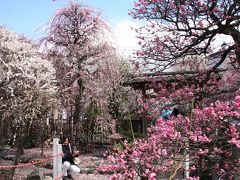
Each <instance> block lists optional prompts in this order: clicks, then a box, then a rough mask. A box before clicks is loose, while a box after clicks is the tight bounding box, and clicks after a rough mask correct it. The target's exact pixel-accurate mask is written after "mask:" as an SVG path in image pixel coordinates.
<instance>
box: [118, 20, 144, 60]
mask: <svg viewBox="0 0 240 180" xmlns="http://www.w3.org/2000/svg"><path fill="white" fill-rule="evenodd" d="M131 27H133V28H137V27H139V25H138V24H136V23H135V22H132V21H122V22H120V23H118V24H117V25H116V27H115V28H114V37H115V38H114V39H115V43H114V44H115V45H116V48H117V50H118V51H119V53H120V54H121V55H122V56H124V57H126V56H129V55H131V54H132V52H133V50H136V49H137V48H138V43H137V42H138V40H137V38H136V33H135V31H134V30H133V29H132V28H131Z"/></svg>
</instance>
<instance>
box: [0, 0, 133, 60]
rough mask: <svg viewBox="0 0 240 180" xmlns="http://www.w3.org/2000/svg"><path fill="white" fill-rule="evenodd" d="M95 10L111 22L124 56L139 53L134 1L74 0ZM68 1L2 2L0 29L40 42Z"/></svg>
mask: <svg viewBox="0 0 240 180" xmlns="http://www.w3.org/2000/svg"><path fill="white" fill-rule="evenodd" d="M75 1H77V2H80V3H83V4H86V5H89V6H93V7H95V8H96V9H99V11H100V12H102V15H103V16H104V18H106V19H107V20H108V21H109V22H110V26H111V28H112V32H113V33H114V37H115V44H116V47H117V48H118V49H119V51H121V54H122V55H123V56H125V55H127V56H128V55H129V54H131V51H132V50H133V49H136V48H135V47H136V46H137V45H136V44H137V40H136V38H135V34H134V32H132V31H131V29H130V26H131V27H136V26H137V24H136V22H134V21H133V20H132V18H131V17H130V16H129V15H128V11H129V10H130V9H131V8H132V7H133V4H134V0H75ZM68 3H69V0H55V1H53V0H1V6H0V26H5V27H6V28H7V29H9V30H11V31H14V32H16V33H18V34H22V35H24V36H26V37H28V38H30V39H32V40H39V39H40V38H41V36H42V34H43V33H44V30H45V29H46V25H47V23H48V22H50V20H51V18H52V17H53V15H54V13H55V12H56V10H58V9H60V8H63V7H65V6H66V5H67V4H68Z"/></svg>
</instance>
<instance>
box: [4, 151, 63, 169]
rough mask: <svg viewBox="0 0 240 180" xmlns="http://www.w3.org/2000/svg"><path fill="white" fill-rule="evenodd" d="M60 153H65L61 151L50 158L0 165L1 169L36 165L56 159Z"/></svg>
mask: <svg viewBox="0 0 240 180" xmlns="http://www.w3.org/2000/svg"><path fill="white" fill-rule="evenodd" d="M60 155H61V156H62V155H63V153H60V154H57V155H55V156H51V157H49V158H46V159H42V160H39V161H35V162H31V163H26V164H17V165H8V166H0V169H8V168H18V167H27V166H32V165H35V164H40V163H44V162H47V161H49V160H52V159H54V158H55V157H57V156H60Z"/></svg>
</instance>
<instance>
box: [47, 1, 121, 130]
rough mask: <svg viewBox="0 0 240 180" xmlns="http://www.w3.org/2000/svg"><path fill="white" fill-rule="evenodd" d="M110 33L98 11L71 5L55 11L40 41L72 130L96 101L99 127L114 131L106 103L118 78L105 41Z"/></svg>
mask: <svg viewBox="0 0 240 180" xmlns="http://www.w3.org/2000/svg"><path fill="white" fill-rule="evenodd" d="M110 34H111V33H110V31H109V28H108V26H107V22H106V21H105V20H104V19H103V17H102V16H101V15H100V13H99V12H97V11H96V10H94V9H93V8H91V7H88V6H85V5H82V4H77V3H70V4H69V5H68V6H67V7H65V8H63V9H60V10H59V11H57V12H56V14H55V16H54V18H53V20H52V22H51V24H50V27H49V28H48V29H47V36H46V37H45V38H44V39H43V44H44V45H45V47H46V48H45V49H46V51H47V52H46V53H47V54H48V55H49V57H51V58H52V59H53V62H54V66H55V69H56V72H57V78H58V82H59V91H60V96H61V101H62V104H63V106H64V107H72V109H73V113H72V115H70V116H71V117H72V121H73V124H74V125H75V126H74V127H75V128H77V126H76V125H77V124H78V125H81V120H83V117H84V111H85V110H86V109H87V107H88V106H90V105H91V104H92V103H96V102H97V106H99V108H101V112H102V113H101V116H100V117H98V120H99V121H98V123H100V122H102V123H100V124H101V125H100V126H99V127H102V130H107V129H108V130H110V131H112V130H114V122H113V121H111V120H112V119H111V117H110V116H109V115H108V113H107V112H108V110H107V102H108V97H109V95H110V94H111V90H112V89H113V88H115V86H116V85H117V84H119V83H120V82H121V75H120V74H119V73H120V71H119V67H118V66H117V63H116V60H115V59H116V57H117V55H116V53H115V51H114V48H113V47H112V46H111V45H110V43H109V41H108V39H109V38H108V37H109V36H110ZM104 116H105V117H104ZM103 124H105V125H104V126H103ZM106 125H107V126H106ZM108 125H109V126H108ZM108 130H107V131H108ZM79 132H80V131H79Z"/></svg>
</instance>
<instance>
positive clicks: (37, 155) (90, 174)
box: [0, 148, 109, 180]
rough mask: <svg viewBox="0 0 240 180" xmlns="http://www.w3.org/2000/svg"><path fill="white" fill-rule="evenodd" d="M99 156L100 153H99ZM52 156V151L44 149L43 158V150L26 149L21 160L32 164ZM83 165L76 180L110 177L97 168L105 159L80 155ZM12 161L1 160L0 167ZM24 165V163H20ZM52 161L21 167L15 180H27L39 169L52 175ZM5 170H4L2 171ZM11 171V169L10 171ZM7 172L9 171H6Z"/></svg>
mask: <svg viewBox="0 0 240 180" xmlns="http://www.w3.org/2000/svg"><path fill="white" fill-rule="evenodd" d="M14 153H15V150H12V149H11V150H9V151H8V153H7V156H9V158H11V157H12V156H13V155H14ZM98 154H99V153H98ZM50 156H52V149H50V148H44V155H43V156H41V149H40V148H34V149H25V150H24V155H22V158H21V159H23V160H24V159H25V160H26V159H29V158H30V162H32V160H41V159H46V158H47V157H50ZM79 158H80V160H81V163H80V164H79V166H80V169H81V172H80V173H79V174H76V175H74V179H75V180H107V179H108V177H109V176H108V175H102V174H99V173H98V172H97V170H96V168H97V166H98V165H99V164H100V163H101V160H102V159H103V157H99V156H96V155H94V154H80V156H79ZM11 164H12V161H11V160H3V159H0V166H2V165H11ZM20 164H24V163H20ZM51 166H52V161H51V160H50V161H49V162H45V163H40V164H37V165H31V166H26V167H19V168H17V169H16V171H15V175H14V180H26V179H27V175H28V174H30V173H31V172H32V171H33V170H35V169H38V170H39V171H41V172H42V173H43V174H45V175H52V168H51ZM2 170H3V169H2ZM8 170H10V169H8ZM6 171H7V169H6ZM0 180H7V179H6V178H5V177H3V176H0Z"/></svg>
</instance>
